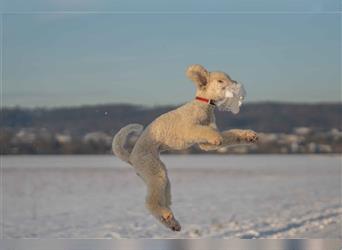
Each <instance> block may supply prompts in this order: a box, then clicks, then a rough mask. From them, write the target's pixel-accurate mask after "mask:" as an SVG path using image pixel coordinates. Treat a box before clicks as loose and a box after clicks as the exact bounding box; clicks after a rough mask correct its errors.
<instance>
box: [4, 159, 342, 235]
mask: <svg viewBox="0 0 342 250" xmlns="http://www.w3.org/2000/svg"><path fill="white" fill-rule="evenodd" d="M162 158H163V160H164V162H165V163H166V165H167V167H168V169H169V177H170V179H171V184H172V194H173V205H172V208H173V211H174V213H175V215H176V217H177V218H178V220H179V221H180V223H181V224H182V231H181V232H179V233H175V232H171V231H169V230H168V229H166V228H164V227H163V226H162V225H160V224H159V223H158V222H156V220H155V219H154V218H153V217H152V216H151V215H150V214H148V212H147V211H146V210H145V207H144V196H145V186H144V184H143V182H142V181H141V180H140V179H139V178H138V177H137V176H136V175H135V173H134V171H133V169H132V168H131V167H129V166H128V165H126V164H125V163H123V162H121V161H119V160H118V159H116V158H115V157H113V156H5V157H3V158H2V167H3V171H2V172H3V187H2V189H1V190H2V192H3V199H2V201H3V204H2V206H1V209H2V211H1V212H2V213H3V223H2V225H3V233H4V235H3V237H4V238H198V237H200V238H207V237H211V238H342V236H341V223H342V220H341V217H342V206H341V157H340V156H323V155H321V156H319V155H304V156H290V155H271V156H267V155H241V156H232V155H228V156H208V155H206V156H204V155H191V156H189V155H177V156H162Z"/></svg>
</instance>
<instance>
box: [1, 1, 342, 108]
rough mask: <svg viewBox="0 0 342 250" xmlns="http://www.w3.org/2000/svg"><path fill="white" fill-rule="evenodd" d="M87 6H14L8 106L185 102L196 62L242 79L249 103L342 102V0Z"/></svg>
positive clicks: (6, 52)
mask: <svg viewBox="0 0 342 250" xmlns="http://www.w3.org/2000/svg"><path fill="white" fill-rule="evenodd" d="M79 2H80V1H71V3H72V4H73V5H70V4H69V3H66V1H61V2H59V4H57V3H56V2H55V1H52V0H50V1H47V4H45V5H44V4H43V2H42V1H41V2H40V1H36V5H34V4H32V5H28V4H26V5H25V3H24V2H23V1H19V0H14V1H8V2H5V14H3V16H2V26H3V42H4V43H3V93H2V94H3V103H4V105H5V106H14V105H20V106H30V107H32V106H40V107H42V106H50V107H51V106H65V105H67V106H69V105H82V104H98V103H119V102H120V103H122V102H124V103H136V104H144V105H165V104H179V103H182V102H186V101H187V100H189V99H191V98H193V97H194V86H193V84H192V83H191V82H190V81H189V80H188V79H186V77H185V74H184V71H185V69H186V67H187V66H188V65H189V64H192V63H200V64H202V65H204V66H205V67H207V68H208V69H209V70H221V71H225V72H227V73H228V74H230V75H231V77H232V78H234V79H237V80H239V81H241V82H243V83H244V84H245V87H246V89H247V93H248V98H247V100H248V101H270V100H271V101H287V102H331V101H334V102H335V101H339V100H340V98H341V86H340V80H341V79H340V70H341V61H340V56H341V47H340V46H341V36H340V34H341V19H340V18H341V17H340V13H338V12H336V11H337V10H338V9H337V8H338V4H337V3H338V2H337V1H311V2H310V5H309V9H308V3H309V2H308V1H297V2H296V3H295V2H294V1H292V2H291V1H288V5H274V4H273V5H272V4H270V3H271V2H270V1H263V2H264V3H265V5H264V8H262V6H261V7H260V6H259V5H258V6H257V5H246V3H248V1H242V3H243V4H245V5H246V6H249V8H250V9H248V8H247V10H246V11H245V12H241V11H243V10H244V9H243V8H244V6H243V4H240V5H239V4H237V3H238V2H236V1H235V5H234V2H230V3H231V5H230V6H229V5H227V4H225V5H224V6H221V7H222V8H221V9H219V10H220V11H224V10H226V9H227V8H228V7H231V6H233V8H232V11H230V12H225V13H221V14H215V13H210V12H209V13H208V12H207V13H205V12H202V11H205V10H208V9H209V11H216V10H217V9H215V8H214V7H212V6H213V5H208V6H207V8H205V5H200V6H196V7H195V8H194V11H193V12H191V13H181V12H177V11H178V10H181V9H180V5H179V2H178V6H177V4H169V6H168V7H167V5H166V7H165V5H164V6H162V5H160V6H159V5H158V4H157V5H155V4H152V3H153V1H148V3H150V5H148V4H147V5H144V6H140V7H139V5H132V6H134V8H133V7H132V6H131V7H130V6H128V5H127V4H126V5H125V4H124V2H122V3H121V2H120V1H118V2H116V3H117V4H119V5H118V6H119V7H120V8H116V9H115V10H123V11H129V10H134V11H141V12H139V13H118V12H109V11H113V9H114V8H113V6H110V7H109V8H107V9H106V10H107V11H108V12H101V11H102V10H103V8H104V6H105V3H104V2H105V1H99V4H98V5H97V6H96V8H95V7H94V6H92V5H91V3H90V1H85V2H84V3H85V4H87V3H88V7H87V6H86V7H84V6H83V7H82V8H81V5H80V4H79ZM63 3H64V4H65V5H63ZM126 3H127V2H126ZM176 3H177V1H176ZM185 3H188V5H187V4H185V5H184V6H183V7H184V9H185V10H186V11H190V10H192V9H191V8H190V7H189V6H191V4H190V3H191V1H190V3H189V2H185ZM240 3H241V2H240ZM305 3H306V4H305ZM68 4H69V5H68ZM107 4H108V3H107ZM120 4H121V5H120ZM221 4H222V2H221ZM291 4H292V5H291ZM32 6H33V7H32ZM66 6H69V7H68V8H67V7H66ZM146 6H147V7H146ZM214 6H215V7H217V6H220V5H214ZM251 6H252V7H251ZM253 6H254V7H253ZM284 6H285V7H284ZM34 8H36V9H34ZM135 8H136V9H135ZM139 8H140V9H139ZM253 8H254V9H253ZM245 9H246V7H245ZM46 10H48V12H42V11H46ZM53 10H57V11H61V10H87V11H93V10H96V11H100V12H89V13H82V12H77V13H74V12H53ZM149 10H151V11H153V13H150V12H146V11H149ZM158 10H162V11H167V10H169V11H171V12H170V13H165V12H164V13H161V12H159V13H158ZM263 10H264V11H267V13H264V12H260V11H263ZM272 10H274V11H276V12H273V11H272ZM16 11H18V13H16ZM22 11H23V12H25V13H20V12H22ZM31 11H38V12H31ZM154 11H155V12H154ZM198 11H201V12H198ZM234 11H235V12H234Z"/></svg>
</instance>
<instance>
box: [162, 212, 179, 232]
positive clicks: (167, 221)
mask: <svg viewBox="0 0 342 250" xmlns="http://www.w3.org/2000/svg"><path fill="white" fill-rule="evenodd" d="M159 220H160V222H161V223H163V224H164V225H165V226H166V227H168V228H170V229H171V230H172V231H177V232H179V231H180V230H181V225H180V224H179V222H178V221H177V220H176V219H175V217H174V216H173V215H172V214H169V215H168V216H167V217H163V216H161V217H160V219H159Z"/></svg>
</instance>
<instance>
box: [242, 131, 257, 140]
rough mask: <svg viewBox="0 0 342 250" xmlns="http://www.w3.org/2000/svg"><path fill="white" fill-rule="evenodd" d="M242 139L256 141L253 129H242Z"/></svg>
mask: <svg viewBox="0 0 342 250" xmlns="http://www.w3.org/2000/svg"><path fill="white" fill-rule="evenodd" d="M243 139H244V140H245V142H248V143H256V142H257V141H258V139H259V138H258V135H257V133H255V132H254V131H253V130H246V131H244V135H243Z"/></svg>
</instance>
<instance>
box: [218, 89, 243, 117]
mask: <svg viewBox="0 0 342 250" xmlns="http://www.w3.org/2000/svg"><path fill="white" fill-rule="evenodd" d="M245 96H246V91H245V89H244V87H243V85H242V84H241V83H237V84H234V85H233V86H231V87H229V88H228V89H227V90H226V93H225V98H224V99H223V100H221V101H218V102H217V103H216V105H217V107H218V109H219V110H221V111H230V112H232V113H233V114H237V113H239V111H240V106H241V105H242V101H243V100H244V98H245Z"/></svg>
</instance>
